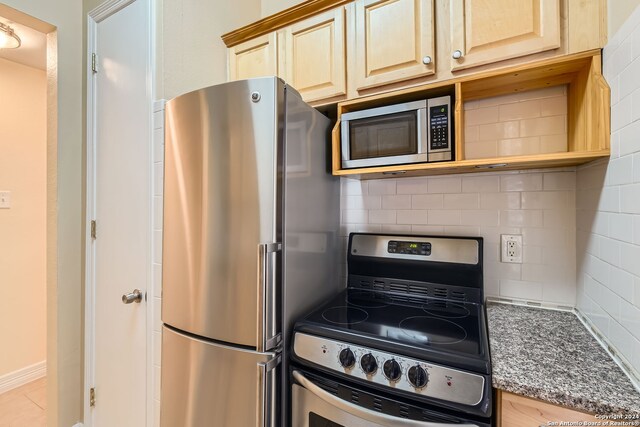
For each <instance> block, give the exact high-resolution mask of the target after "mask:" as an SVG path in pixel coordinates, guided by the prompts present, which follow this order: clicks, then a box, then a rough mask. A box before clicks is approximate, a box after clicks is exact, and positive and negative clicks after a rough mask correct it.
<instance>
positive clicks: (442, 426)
mask: <svg viewBox="0 0 640 427" xmlns="http://www.w3.org/2000/svg"><path fill="white" fill-rule="evenodd" d="M293 378H294V379H295V380H296V381H297V382H298V383H299V384H300V385H301V386H302V387H304V388H306V389H307V390H309V391H310V392H311V393H313V394H315V395H316V397H318V398H320V399H322V400H324V401H325V402H327V403H328V404H330V405H332V406H334V407H336V408H338V409H340V410H342V411H344V412H346V413H349V414H351V415H354V416H356V417H358V418H361V419H363V420H367V421H369V422H372V423H376V424H380V425H383V426H397V427H447V426H451V425H453V424H450V423H433V422H428V421H417V420H411V419H407V418H398V417H394V416H393V415H387V414H384V413H382V412H375V411H371V410H369V409H366V408H363V407H361V406H358V405H354V404H353V403H349V402H347V401H345V400H342V399H340V398H339V397H336V396H334V395H333V394H331V393H328V392H326V391H324V390H323V389H322V388H320V387H318V386H317V385H315V384H314V383H313V382H311V381H310V380H309V379H308V378H306V377H305V376H304V375H302V373H301V372H300V371H293ZM455 426H456V427H476V426H475V425H474V424H456V425H455Z"/></svg>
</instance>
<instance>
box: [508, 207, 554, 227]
mask: <svg viewBox="0 0 640 427" xmlns="http://www.w3.org/2000/svg"><path fill="white" fill-rule="evenodd" d="M500 223H501V224H502V225H506V226H509V227H542V225H543V217H542V211H540V210H529V211H524V210H506V211H502V212H500Z"/></svg>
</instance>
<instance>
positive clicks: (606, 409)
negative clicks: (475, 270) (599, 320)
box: [487, 302, 640, 415]
mask: <svg viewBox="0 0 640 427" xmlns="http://www.w3.org/2000/svg"><path fill="white" fill-rule="evenodd" d="M487 318H488V321H489V342H490V346H491V364H492V366H493V386H494V387H495V388H498V389H501V390H504V391H509V392H512V393H517V394H520V395H523V396H528V397H532V398H536V399H540V400H544V401H547V402H551V403H555V404H558V405H562V406H565V407H568V408H571V409H575V410H578V411H583V412H590V413H594V414H600V415H605V414H608V415H611V414H616V415H620V414H627V415H628V414H635V413H638V414H640V393H639V392H638V391H637V390H636V389H635V388H634V386H633V384H632V383H631V381H630V380H629V378H628V377H627V376H626V375H625V374H624V372H622V370H621V369H620V368H619V367H618V365H616V363H615V362H614V361H613V359H612V358H611V357H610V356H609V355H608V354H607V352H606V351H605V350H604V349H603V348H602V347H601V346H600V344H599V343H598V342H597V341H596V339H595V338H594V337H593V335H591V333H590V332H589V331H588V330H587V329H586V328H585V327H584V325H583V324H582V323H581V322H580V320H579V319H578V317H577V316H576V315H575V314H574V313H572V312H569V311H557V310H549V309H543V308H533V307H528V306H520V305H512V304H502V303H496V302H488V303H487Z"/></svg>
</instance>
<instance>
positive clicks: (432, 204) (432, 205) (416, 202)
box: [411, 194, 444, 209]
mask: <svg viewBox="0 0 640 427" xmlns="http://www.w3.org/2000/svg"><path fill="white" fill-rule="evenodd" d="M443 207H444V195H442V194H424V195H422V194H419V195H414V196H411V208H412V209H442V208H443Z"/></svg>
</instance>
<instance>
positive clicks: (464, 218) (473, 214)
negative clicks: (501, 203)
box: [460, 210, 500, 227]
mask: <svg viewBox="0 0 640 427" xmlns="http://www.w3.org/2000/svg"><path fill="white" fill-rule="evenodd" d="M499 223H500V211H497V210H463V211H461V212H460V224H461V225H478V226H485V227H492V226H495V227H497V226H498V225H499Z"/></svg>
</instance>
